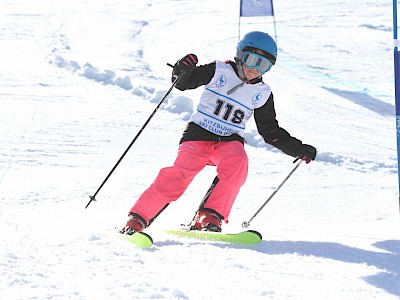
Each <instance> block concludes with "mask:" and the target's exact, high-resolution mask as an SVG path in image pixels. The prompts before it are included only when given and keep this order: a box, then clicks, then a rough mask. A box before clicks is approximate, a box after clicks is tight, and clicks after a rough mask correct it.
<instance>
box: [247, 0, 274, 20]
mask: <svg viewBox="0 0 400 300" xmlns="http://www.w3.org/2000/svg"><path fill="white" fill-rule="evenodd" d="M273 15H274V7H273V5H272V0H241V1H240V16H241V17H257V16H273Z"/></svg>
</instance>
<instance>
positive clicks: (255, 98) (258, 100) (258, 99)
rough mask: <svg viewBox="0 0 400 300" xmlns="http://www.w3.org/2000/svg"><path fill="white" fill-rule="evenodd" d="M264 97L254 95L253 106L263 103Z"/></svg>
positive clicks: (259, 94)
mask: <svg viewBox="0 0 400 300" xmlns="http://www.w3.org/2000/svg"><path fill="white" fill-rule="evenodd" d="M261 98H262V95H261V93H257V94H254V96H253V100H252V101H251V102H252V104H253V105H256V104H258V103H259V102H260V101H261Z"/></svg>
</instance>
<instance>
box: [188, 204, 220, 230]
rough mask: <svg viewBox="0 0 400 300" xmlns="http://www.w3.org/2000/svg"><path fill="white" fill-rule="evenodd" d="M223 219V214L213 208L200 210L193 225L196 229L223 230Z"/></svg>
mask: <svg viewBox="0 0 400 300" xmlns="http://www.w3.org/2000/svg"><path fill="white" fill-rule="evenodd" d="M222 219H223V218H222V216H221V215H220V214H218V213H217V212H216V211H214V210H212V209H202V210H198V211H197V212H196V216H195V217H194V220H193V222H192V226H191V227H192V228H193V229H194V230H200V231H214V232H221V226H222Z"/></svg>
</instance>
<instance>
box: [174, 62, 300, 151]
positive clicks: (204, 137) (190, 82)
mask: <svg viewBox="0 0 400 300" xmlns="http://www.w3.org/2000/svg"><path fill="white" fill-rule="evenodd" d="M226 63H229V64H230V65H231V66H232V67H233V69H234V70H235V72H236V75H238V70H237V66H236V63H235V62H233V61H227V62H226ZM215 66H216V63H215V62H212V63H210V64H206V65H202V66H198V67H196V68H195V69H194V70H193V71H189V72H188V71H187V72H185V73H184V75H183V76H182V77H181V79H180V80H179V81H178V82H177V84H176V86H175V87H176V88H177V89H179V90H181V91H184V90H190V89H195V88H197V87H199V86H201V85H206V84H208V83H209V82H210V81H211V79H212V78H213V76H214V73H215ZM181 71H182V70H181V68H180V67H179V65H178V63H176V64H175V66H174V69H173V71H172V81H173V80H175V78H176V76H178V75H179V74H181ZM260 81H262V78H259V79H257V80H256V81H255V82H252V83H257V82H260ZM254 120H255V122H256V125H257V130H258V132H259V133H260V135H261V136H262V137H263V139H264V141H265V142H266V143H268V144H270V145H272V146H274V147H276V148H278V149H280V150H281V151H283V152H284V153H286V154H288V155H290V156H293V157H297V156H298V155H299V152H300V150H301V148H302V142H301V141H300V140H298V139H296V138H294V137H292V136H290V134H289V133H288V132H287V131H286V130H285V129H283V128H282V127H280V126H279V125H278V121H277V120H276V113H275V108H274V96H273V94H272V92H271V95H270V97H269V99H268V101H267V102H266V103H265V104H264V105H263V106H262V107H260V108H257V109H255V110H254ZM234 140H236V141H240V142H241V143H244V139H243V137H241V136H240V135H238V134H232V135H230V136H219V135H216V134H214V133H212V132H209V131H207V130H206V129H204V128H202V127H200V126H199V125H197V124H195V123H193V122H189V123H188V125H187V126H186V129H185V131H184V132H183V136H182V138H181V140H180V143H182V142H185V141H221V142H223V141H234Z"/></svg>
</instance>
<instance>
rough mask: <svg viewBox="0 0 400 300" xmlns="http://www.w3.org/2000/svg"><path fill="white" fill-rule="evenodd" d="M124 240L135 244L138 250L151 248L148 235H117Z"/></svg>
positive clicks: (136, 233) (151, 243) (137, 233)
mask: <svg viewBox="0 0 400 300" xmlns="http://www.w3.org/2000/svg"><path fill="white" fill-rule="evenodd" d="M118 235H119V236H120V237H121V238H123V239H124V240H127V241H128V242H130V243H132V244H135V245H136V247H138V248H142V249H143V248H150V247H151V246H153V239H152V238H151V236H150V235H148V234H147V233H144V232H135V233H134V234H131V235H129V234H120V233H119V234H118Z"/></svg>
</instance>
